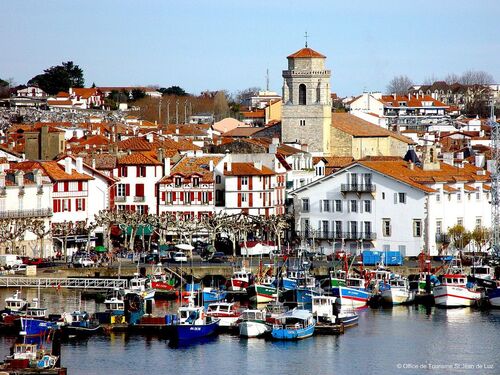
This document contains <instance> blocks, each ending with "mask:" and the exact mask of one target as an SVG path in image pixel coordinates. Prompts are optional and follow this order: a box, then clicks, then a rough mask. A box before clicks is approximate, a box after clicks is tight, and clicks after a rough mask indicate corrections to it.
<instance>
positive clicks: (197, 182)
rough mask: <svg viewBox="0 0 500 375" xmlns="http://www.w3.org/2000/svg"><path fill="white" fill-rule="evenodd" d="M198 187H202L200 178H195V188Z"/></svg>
mask: <svg viewBox="0 0 500 375" xmlns="http://www.w3.org/2000/svg"><path fill="white" fill-rule="evenodd" d="M198 186H200V178H199V177H193V187H198Z"/></svg>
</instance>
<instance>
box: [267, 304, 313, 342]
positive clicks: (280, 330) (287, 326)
mask: <svg viewBox="0 0 500 375" xmlns="http://www.w3.org/2000/svg"><path fill="white" fill-rule="evenodd" d="M315 326H316V320H314V318H313V315H312V313H311V312H310V311H308V310H298V309H293V310H291V311H288V312H286V313H284V314H283V315H281V316H279V317H277V318H276V319H275V320H274V324H273V330H272V331H271V335H272V337H273V338H274V339H276V340H301V339H305V338H307V337H311V336H312V335H313V333H314V327H315Z"/></svg>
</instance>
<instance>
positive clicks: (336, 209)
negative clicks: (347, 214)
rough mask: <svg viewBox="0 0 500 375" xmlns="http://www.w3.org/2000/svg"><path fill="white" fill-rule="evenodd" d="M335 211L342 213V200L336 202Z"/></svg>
mask: <svg viewBox="0 0 500 375" xmlns="http://www.w3.org/2000/svg"><path fill="white" fill-rule="evenodd" d="M335 211H337V212H342V201H341V200H340V199H337V200H336V201H335Z"/></svg>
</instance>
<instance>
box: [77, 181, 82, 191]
mask: <svg viewBox="0 0 500 375" xmlns="http://www.w3.org/2000/svg"><path fill="white" fill-rule="evenodd" d="M78 191H83V182H82V181H78Z"/></svg>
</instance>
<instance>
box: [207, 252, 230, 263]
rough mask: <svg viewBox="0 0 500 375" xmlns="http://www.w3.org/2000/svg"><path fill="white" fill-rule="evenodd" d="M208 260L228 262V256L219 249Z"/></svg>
mask: <svg viewBox="0 0 500 375" xmlns="http://www.w3.org/2000/svg"><path fill="white" fill-rule="evenodd" d="M208 261H209V262H210V263H224V262H227V256H226V254H224V253H223V252H222V251H217V252H215V253H213V254H212V256H211V257H210V259H209V260H208Z"/></svg>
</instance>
